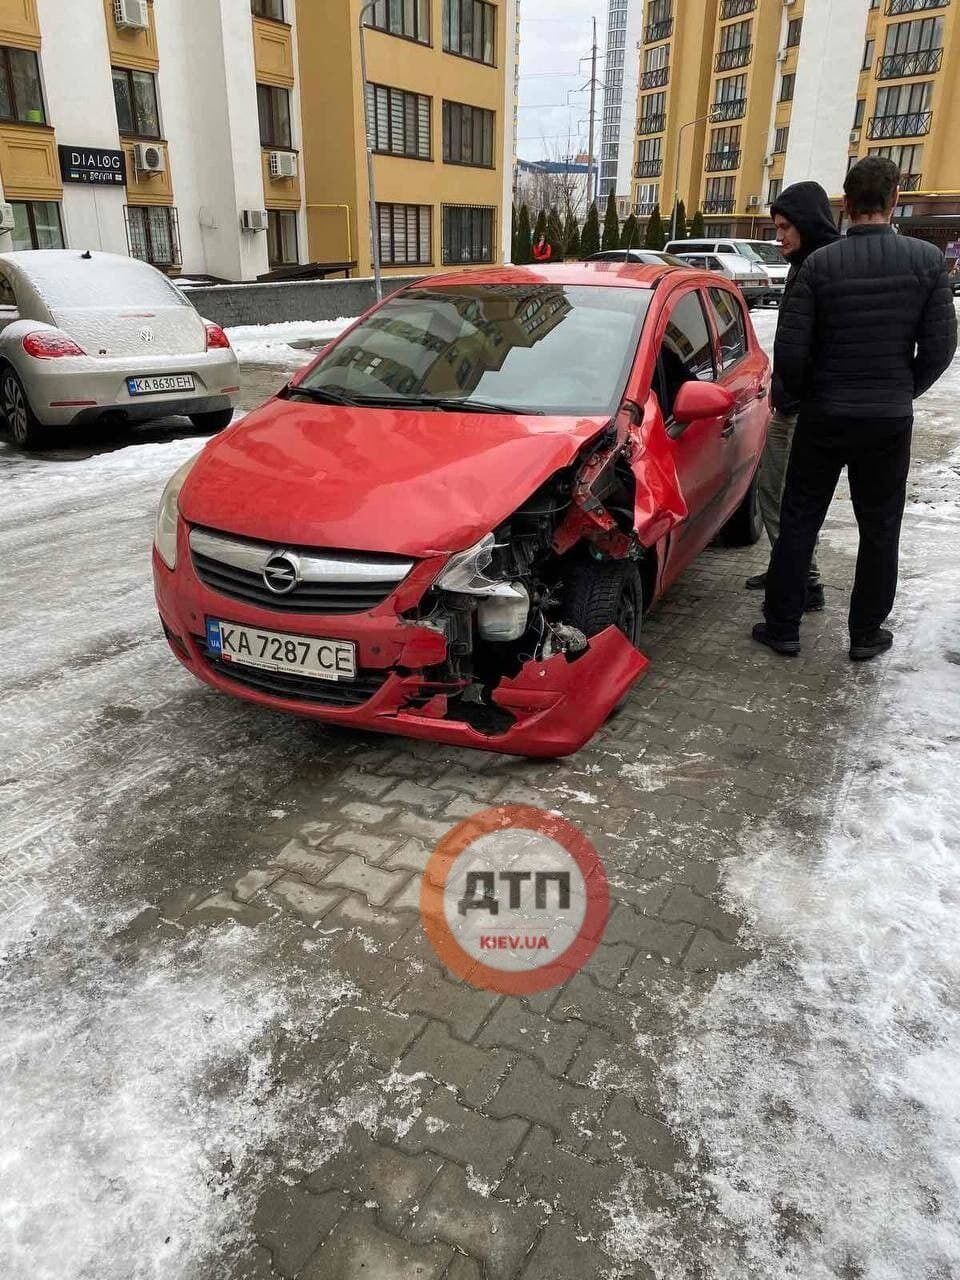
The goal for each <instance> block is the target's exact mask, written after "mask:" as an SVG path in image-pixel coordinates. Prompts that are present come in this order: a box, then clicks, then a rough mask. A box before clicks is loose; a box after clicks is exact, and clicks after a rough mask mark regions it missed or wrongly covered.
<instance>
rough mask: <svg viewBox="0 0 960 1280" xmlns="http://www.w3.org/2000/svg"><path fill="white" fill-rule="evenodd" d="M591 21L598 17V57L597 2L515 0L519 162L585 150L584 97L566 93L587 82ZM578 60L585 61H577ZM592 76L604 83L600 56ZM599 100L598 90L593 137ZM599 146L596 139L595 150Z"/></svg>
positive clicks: (601, 30) (601, 17) (601, 25)
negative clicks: (517, 1)
mask: <svg viewBox="0 0 960 1280" xmlns="http://www.w3.org/2000/svg"><path fill="white" fill-rule="evenodd" d="M592 17H596V19H597V44H598V46H599V52H600V53H601V54H602V52H603V44H604V40H605V38H606V26H607V22H606V4H605V3H603V2H602V0H586V2H585V0H520V128H519V136H518V141H517V155H518V156H519V157H520V158H521V159H522V160H540V159H543V158H545V157H547V158H554V157H556V156H562V155H566V154H567V153H568V152H570V153H576V152H577V151H579V150H581V149H583V150H586V145H587V114H588V109H589V93H588V92H586V91H585V92H583V93H574V92H571V90H577V89H580V88H581V87H582V86H584V85H586V84H587V82H588V81H589V79H590V62H589V58H590V44H591V40H592V30H591V23H590V19H591V18H592ZM581 58H584V59H585V61H583V62H582V63H581V62H580V61H579V60H580V59H581ZM597 78H598V79H599V80H601V81H602V80H603V60H602V58H600V60H599V61H598V63H597ZM568 95H569V102H570V105H569V106H567V105H566V103H567V102H568ZM602 101H603V94H602V90H599V89H598V91H597V139H599V128H600V114H601V107H602ZM568 140H569V141H568ZM598 145H599V142H598V141H595V143H594V147H595V149H596V148H597V147H598Z"/></svg>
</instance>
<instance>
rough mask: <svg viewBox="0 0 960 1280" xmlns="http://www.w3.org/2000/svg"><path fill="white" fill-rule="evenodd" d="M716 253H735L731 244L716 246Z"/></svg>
mask: <svg viewBox="0 0 960 1280" xmlns="http://www.w3.org/2000/svg"><path fill="white" fill-rule="evenodd" d="M717 253H736V250H735V249H734V247H733V245H732V244H718V245H717Z"/></svg>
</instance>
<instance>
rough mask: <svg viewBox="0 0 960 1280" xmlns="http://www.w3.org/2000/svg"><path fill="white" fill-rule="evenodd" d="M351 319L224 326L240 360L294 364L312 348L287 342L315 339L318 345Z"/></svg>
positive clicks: (304, 358)
mask: <svg viewBox="0 0 960 1280" xmlns="http://www.w3.org/2000/svg"><path fill="white" fill-rule="evenodd" d="M352 323H353V320H352V318H351V317H349V316H341V317H340V318H339V319H337V320H303V321H301V320H293V321H289V322H286V323H283V324H245V325H235V326H234V327H232V328H230V329H227V331H226V332H227V336H228V337H229V339H230V342H231V345H232V346H233V348H234V350H235V351H236V353H237V356H238V357H239V359H240V361H241V362H242V363H256V364H278V365H291V366H297V365H301V364H306V363H307V361H308V360H312V359H313V357H314V356H315V355H316V350H313V349H309V348H308V349H302V348H297V347H291V346H290V343H291V342H316V343H317V344H318V346H319V345H320V344H322V343H324V342H330V341H332V339H334V338H336V337H338V336H339V335H340V334H341V333H342V332H343V331H344V329H346V327H347V325H349V324H352Z"/></svg>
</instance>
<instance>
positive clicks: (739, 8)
mask: <svg viewBox="0 0 960 1280" xmlns="http://www.w3.org/2000/svg"><path fill="white" fill-rule="evenodd" d="M756 7H757V0H723V4H722V5H721V6H720V20H721V21H723V19H724V18H742V17H743V15H744V14H745V13H753V11H754V9H755V8H756Z"/></svg>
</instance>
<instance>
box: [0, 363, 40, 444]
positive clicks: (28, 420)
mask: <svg viewBox="0 0 960 1280" xmlns="http://www.w3.org/2000/svg"><path fill="white" fill-rule="evenodd" d="M0 405H2V407H3V416H4V417H5V418H6V420H7V426H8V427H9V428H10V434H11V435H12V436H13V438H14V440H15V441H16V442H17V444H18V445H20V447H21V449H29V448H31V447H32V446H34V445H36V444H38V443H39V435H40V423H39V422H38V421H37V419H36V417H35V416H34V412H33V410H32V409H31V408H30V401H29V400H28V399H27V393H26V392H25V391H24V389H23V383H22V382H21V381H20V379H19V378H18V377H17V375H16V374H15V373H14V371H13V370H12V369H10V368H7V369H4V371H3V377H2V379H0Z"/></svg>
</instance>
